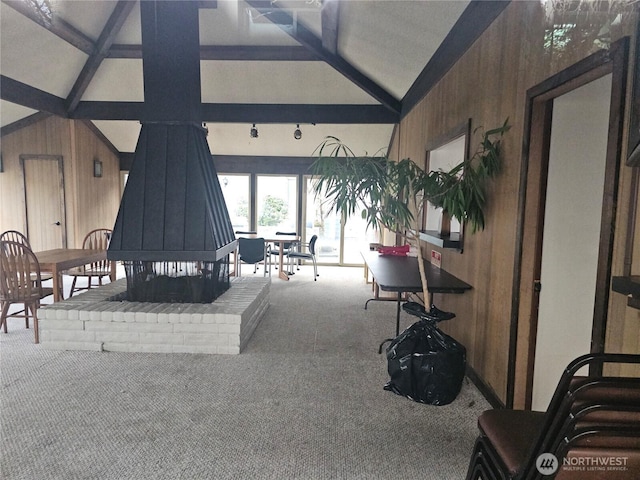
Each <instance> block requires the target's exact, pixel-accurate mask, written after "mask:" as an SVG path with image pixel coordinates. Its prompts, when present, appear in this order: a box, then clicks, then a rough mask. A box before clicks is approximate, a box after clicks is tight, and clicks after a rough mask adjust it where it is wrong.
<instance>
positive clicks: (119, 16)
mask: <svg viewBox="0 0 640 480" xmlns="http://www.w3.org/2000/svg"><path fill="white" fill-rule="evenodd" d="M135 5H136V2H135V1H131V0H120V1H119V2H118V3H117V4H116V6H115V7H114V9H113V12H112V13H111V16H110V17H109V20H107V23H106V24H105V26H104V28H103V29H102V33H101V34H100V37H98V41H97V42H96V45H95V52H94V53H93V54H92V55H90V56H89V58H88V59H87V61H86V62H85V64H84V67H83V68H82V71H81V72H80V74H79V75H78V78H76V81H75V83H74V85H73V88H72V89H71V92H69V95H68V96H67V100H66V108H67V111H69V112H72V111H73V110H74V109H75V108H76V107H77V106H78V103H79V102H80V99H81V98H82V95H84V92H85V91H86V90H87V88H88V87H89V84H90V83H91V80H93V77H94V76H95V74H96V72H97V71H98V68H99V67H100V64H101V63H102V61H103V60H104V59H105V57H106V56H107V54H108V53H109V49H110V48H111V45H112V44H113V42H114V40H115V38H116V36H117V35H118V33H119V32H120V29H121V28H122V25H123V24H124V22H125V20H126V19H127V17H128V16H129V13H131V10H132V9H133V7H134V6H135Z"/></svg>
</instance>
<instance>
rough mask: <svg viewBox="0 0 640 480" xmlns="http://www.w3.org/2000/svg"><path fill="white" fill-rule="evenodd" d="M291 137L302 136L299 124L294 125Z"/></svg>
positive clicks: (299, 137)
mask: <svg viewBox="0 0 640 480" xmlns="http://www.w3.org/2000/svg"><path fill="white" fill-rule="evenodd" d="M293 138H295V139H296V140H300V139H301V138H302V131H301V130H300V124H299V123H298V124H297V125H296V129H295V130H294V131H293Z"/></svg>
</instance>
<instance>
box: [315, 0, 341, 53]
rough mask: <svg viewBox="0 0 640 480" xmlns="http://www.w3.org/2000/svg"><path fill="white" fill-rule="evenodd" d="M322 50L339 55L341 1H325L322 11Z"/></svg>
mask: <svg viewBox="0 0 640 480" xmlns="http://www.w3.org/2000/svg"><path fill="white" fill-rule="evenodd" d="M320 15H321V20H322V48H324V49H325V50H326V51H327V52H329V53H332V54H334V55H337V54H338V25H339V18H340V0H325V2H324V3H323V4H322V10H321V14H320Z"/></svg>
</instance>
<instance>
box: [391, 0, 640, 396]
mask: <svg viewBox="0 0 640 480" xmlns="http://www.w3.org/2000/svg"><path fill="white" fill-rule="evenodd" d="M635 21H636V20H635V18H627V19H626V21H625V22H624V25H622V26H621V27H620V28H619V30H618V31H617V32H614V36H617V37H620V36H622V35H633V34H634V27H635ZM544 34H545V16H544V12H543V10H542V3H541V2H539V1H530V2H511V4H510V5H509V6H508V7H507V8H506V9H505V11H504V12H503V13H502V14H501V16H500V17H498V19H497V20H496V21H495V22H494V23H493V24H492V25H491V26H490V27H489V28H488V29H487V30H486V31H485V32H484V33H483V35H482V36H481V37H480V38H479V39H478V40H477V41H476V42H475V44H474V45H473V46H472V47H471V48H470V49H469V50H468V51H467V52H466V54H465V55H464V56H463V57H462V58H461V59H460V60H459V61H458V62H457V63H456V64H455V65H454V67H453V68H451V70H449V72H448V73H447V74H446V75H445V76H444V77H443V78H442V80H441V81H440V82H439V83H438V84H437V85H436V86H435V87H434V88H433V89H432V90H431V91H430V92H429V94H428V95H427V96H426V97H425V98H423V99H422V101H421V102H420V103H419V104H418V105H417V106H416V107H415V108H414V109H413V110H412V111H411V112H409V114H408V115H407V116H406V117H405V118H404V119H403V120H402V121H401V123H400V125H399V127H398V129H397V132H396V136H395V139H394V142H393V144H392V146H391V149H390V152H391V153H390V154H391V155H392V157H394V158H407V157H409V158H411V159H413V160H414V161H416V162H419V163H421V162H424V158H425V148H426V145H427V143H428V142H429V141H431V140H433V139H434V138H438V137H439V136H442V135H445V134H447V133H448V132H449V131H451V130H453V129H454V128H455V127H456V126H457V125H459V124H461V123H462V122H464V121H466V120H467V119H468V118H471V119H472V130H473V129H475V128H477V127H484V128H485V129H490V128H494V127H497V126H500V125H502V123H503V122H504V120H505V119H506V118H507V117H508V118H509V124H510V125H511V130H510V131H509V132H508V134H507V135H506V136H505V137H504V139H503V159H504V162H503V163H504V170H503V172H502V173H501V175H500V176H499V177H498V178H497V179H496V180H495V181H494V182H493V183H492V184H491V185H490V187H489V190H488V197H489V208H488V211H487V222H486V228H485V230H484V231H481V232H478V233H476V234H473V235H470V234H468V232H467V234H466V235H465V239H464V251H463V253H460V252H458V251H456V250H448V249H440V248H438V247H435V246H433V245H430V244H427V243H423V246H422V247H423V255H424V256H425V258H429V256H430V251H431V249H436V250H439V251H441V252H442V266H443V268H445V269H446V270H447V271H449V272H451V273H452V274H454V275H456V276H457V277H459V278H461V279H463V280H464V281H466V282H468V283H470V284H471V285H473V287H474V288H473V290H472V291H471V292H468V293H465V294H464V295H437V294H436V295H435V301H436V303H437V304H438V306H439V307H440V308H443V309H444V310H452V311H455V312H456V314H457V317H456V318H455V319H453V320H451V321H450V322H446V325H443V329H445V330H446V331H447V332H448V333H450V334H451V335H452V336H454V337H455V338H456V339H458V340H459V341H460V342H461V343H463V344H464V345H465V346H466V347H467V356H468V363H469V365H470V366H471V367H472V368H473V369H474V371H475V372H476V373H477V374H478V375H479V377H480V378H481V379H482V380H483V381H484V382H485V384H486V386H488V387H489V388H490V389H491V390H492V391H493V392H494V393H495V394H496V395H497V397H498V398H499V399H500V400H501V401H502V402H505V401H506V396H507V377H508V365H509V342H510V318H511V310H512V295H513V293H514V292H513V284H514V262H515V260H516V259H515V252H516V241H517V240H516V234H517V220H518V202H519V197H520V193H521V192H520V185H519V182H520V173H521V168H522V159H523V153H522V149H523V135H524V115H525V106H526V105H525V103H526V102H525V101H526V92H527V90H528V89H529V88H531V87H533V86H534V85H536V84H538V83H540V82H541V81H542V80H544V79H545V78H547V77H549V76H551V75H553V74H555V73H557V72H558V71H560V70H562V69H564V68H566V67H568V66H570V65H572V64H573V63H575V62H577V61H578V60H580V59H582V58H584V57H586V56H587V55H589V54H590V53H593V51H589V50H586V49H584V47H583V46H580V47H576V48H573V49H570V50H567V51H565V52H563V55H562V56H558V55H554V54H551V53H549V51H546V50H545V47H544ZM615 39H616V38H614V40H615ZM632 56H633V55H632ZM636 56H637V54H636ZM633 68H634V66H633V65H631V68H630V70H632V71H633ZM635 68H638V67H637V66H635ZM480 138H481V135H480V133H479V132H476V133H475V134H474V136H473V138H472V141H471V151H472V152H473V151H474V150H475V148H477V145H478V142H479V140H480ZM624 153H626V152H624ZM630 174H631V169H630V168H629V167H623V172H622V175H621V198H629V195H630V193H629V185H628V184H630V180H629V178H630ZM625 195H626V197H625ZM624 210H625V209H624V208H622V209H620V210H619V211H618V217H619V219H620V221H622V222H626V219H624V215H625V213H624ZM627 211H628V210H627ZM619 223H620V222H619ZM619 223H618V224H619ZM638 223H640V220H639V221H638ZM625 235H626V228H621V229H620V232H618V231H616V255H622V253H621V252H620V249H621V248H622V247H621V244H622V243H623V242H624V238H625ZM639 243H640V237H638V236H636V241H635V244H634V249H635V251H634V255H633V257H634V268H635V273H636V274H638V273H639V272H638V269H639V268H638V263H639V261H638V257H639V256H640V247H638V244H639ZM614 269H615V270H614V273H613V274H614V275H616V274H618V275H620V274H621V271H622V265H621V261H616V262H615V264H614ZM616 271H617V272H618V273H616ZM639 329H640V311H638V310H633V309H631V308H628V307H626V298H625V297H624V296H622V295H619V294H612V295H611V306H610V320H609V323H608V337H607V338H608V342H607V351H625V352H631V351H633V352H637V353H638V352H640V340H639V339H640V330H639ZM517 374H519V375H522V374H523V372H518V373H517ZM523 401H524V399H523V398H517V395H516V398H515V406H519V405H522V404H523V403H522V402H523Z"/></svg>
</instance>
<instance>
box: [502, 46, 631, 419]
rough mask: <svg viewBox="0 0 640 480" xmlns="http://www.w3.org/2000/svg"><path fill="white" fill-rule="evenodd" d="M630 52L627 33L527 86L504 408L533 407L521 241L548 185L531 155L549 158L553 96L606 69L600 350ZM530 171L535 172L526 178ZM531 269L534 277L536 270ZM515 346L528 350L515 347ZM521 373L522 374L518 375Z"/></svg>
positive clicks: (594, 341) (596, 328) (597, 309)
mask: <svg viewBox="0 0 640 480" xmlns="http://www.w3.org/2000/svg"><path fill="white" fill-rule="evenodd" d="M628 54H629V39H628V37H625V38H622V39H621V40H619V41H617V42H615V43H614V44H613V45H612V46H611V49H610V50H608V51H599V52H596V53H594V54H593V55H591V56H589V57H587V58H585V59H583V60H581V61H579V62H577V63H576V64H574V65H572V66H570V67H568V68H567V69H565V70H563V71H561V72H559V73H557V74H556V75H553V76H551V77H549V78H548V79H546V80H544V81H543V82H541V83H540V84H538V85H536V86H534V87H532V88H530V89H529V90H528V91H527V98H526V106H525V121H524V136H523V144H522V170H521V176H520V188H519V191H520V196H519V199H518V217H517V229H516V245H515V257H514V259H515V261H514V270H513V272H514V274H513V289H512V292H513V293H512V306H511V321H510V341H509V361H508V371H507V396H506V406H507V408H512V407H513V406H514V403H515V402H516V401H517V402H518V403H519V404H520V403H523V404H524V407H525V408H530V406H531V393H532V383H533V358H534V352H535V336H536V331H537V321H536V318H537V317H535V316H534V315H533V313H532V312H533V310H532V311H531V312H528V313H527V312H525V311H522V310H521V309H522V308H526V303H525V302H523V298H522V297H523V291H524V290H525V282H527V281H531V280H532V279H531V278H529V276H527V278H524V277H523V275H524V273H525V267H524V263H525V255H524V251H525V248H524V243H525V240H526V238H528V237H532V236H535V237H536V238H538V237H539V236H540V232H541V225H542V219H543V215H544V207H543V206H541V205H538V207H537V208H532V207H531V202H532V201H534V200H535V198H533V197H536V195H537V196H538V197H537V198H538V202H543V200H544V195H545V191H544V185H546V181H545V175H546V168H545V167H544V165H534V164H533V163H532V161H531V160H532V158H537V159H538V158H541V159H544V158H545V157H548V148H549V141H550V118H551V114H552V110H551V109H552V101H553V99H554V98H556V97H558V96H560V95H563V94H565V93H567V92H569V91H571V90H573V89H576V88H578V87H580V86H583V85H586V84H587V83H590V82H591V81H593V80H596V79H597V78H600V77H602V76H604V75H606V74H609V73H612V74H613V77H612V91H611V107H610V112H609V115H610V118H611V119H612V121H611V122H610V124H609V133H608V138H607V152H606V155H607V159H606V173H605V179H604V181H605V191H604V197H603V211H602V217H601V235H600V242H599V243H600V245H599V254H598V267H597V274H596V292H598V293H597V295H596V300H595V305H594V320H593V327H592V328H593V330H592V338H591V345H592V353H594V352H599V351H603V349H604V340H605V338H604V337H605V333H606V323H607V313H608V298H609V293H610V285H609V282H610V276H611V261H612V253H613V235H614V232H615V210H616V203H617V201H618V187H619V185H618V183H619V182H618V178H619V172H620V164H621V144H622V122H623V119H624V101H625V98H626V77H627V68H628V67H627V66H628V61H629V60H628ZM533 132H537V137H536V138H534V136H533ZM545 152H546V153H545ZM534 167H536V169H535V173H533V174H531V172H532V171H533V169H534ZM530 175H534V176H533V177H530ZM533 182H537V183H536V185H537V187H536V186H534V185H533ZM536 189H537V190H536ZM534 190H536V191H534ZM528 195H531V197H532V198H527V197H528ZM528 202H529V203H528ZM528 205H529V206H528ZM534 211H535V212H537V213H535V214H536V215H538V217H537V223H536V224H535V225H534V226H530V227H529V228H528V233H527V232H526V231H527V227H526V225H525V217H527V216H528V217H529V218H530V217H531V215H532V214H533V213H534ZM533 230H535V232H534V231H533ZM540 248H541V240H540V239H539V238H538V240H537V241H536V245H535V247H534V248H533V249H532V248H531V245H529V248H528V249H527V250H528V251H529V252H534V253H533V255H535V258H538V259H539V258H540V255H541V253H540ZM531 255H532V253H529V254H528V256H527V259H526V260H527V263H528V265H527V267H526V268H527V269H531V268H532V265H530V263H531V262H530V260H531V258H530V256H531ZM534 263H535V262H534ZM533 268H534V270H535V269H536V268H539V266H537V267H536V265H533ZM530 273H532V274H533V275H534V276H535V271H534V272H530ZM538 278H539V277H538ZM527 291H528V290H527ZM533 307H534V306H533V304H532V305H531V308H532V309H533ZM525 315H526V316H527V317H528V318H530V319H531V321H529V322H528V323H527V322H526V321H525V320H521V317H523V316H525ZM520 324H522V325H523V326H526V327H527V328H528V333H526V335H528V338H529V341H528V343H527V344H526V345H525V344H520V345H518V336H519V331H518V330H519V326H520ZM519 349H524V350H526V351H521V350H520V351H519ZM523 372H524V373H523ZM518 375H520V377H518ZM523 375H524V378H522V376H523ZM516 383H518V384H519V386H517V385H516ZM516 389H518V391H519V393H518V397H519V398H518V399H516Z"/></svg>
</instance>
